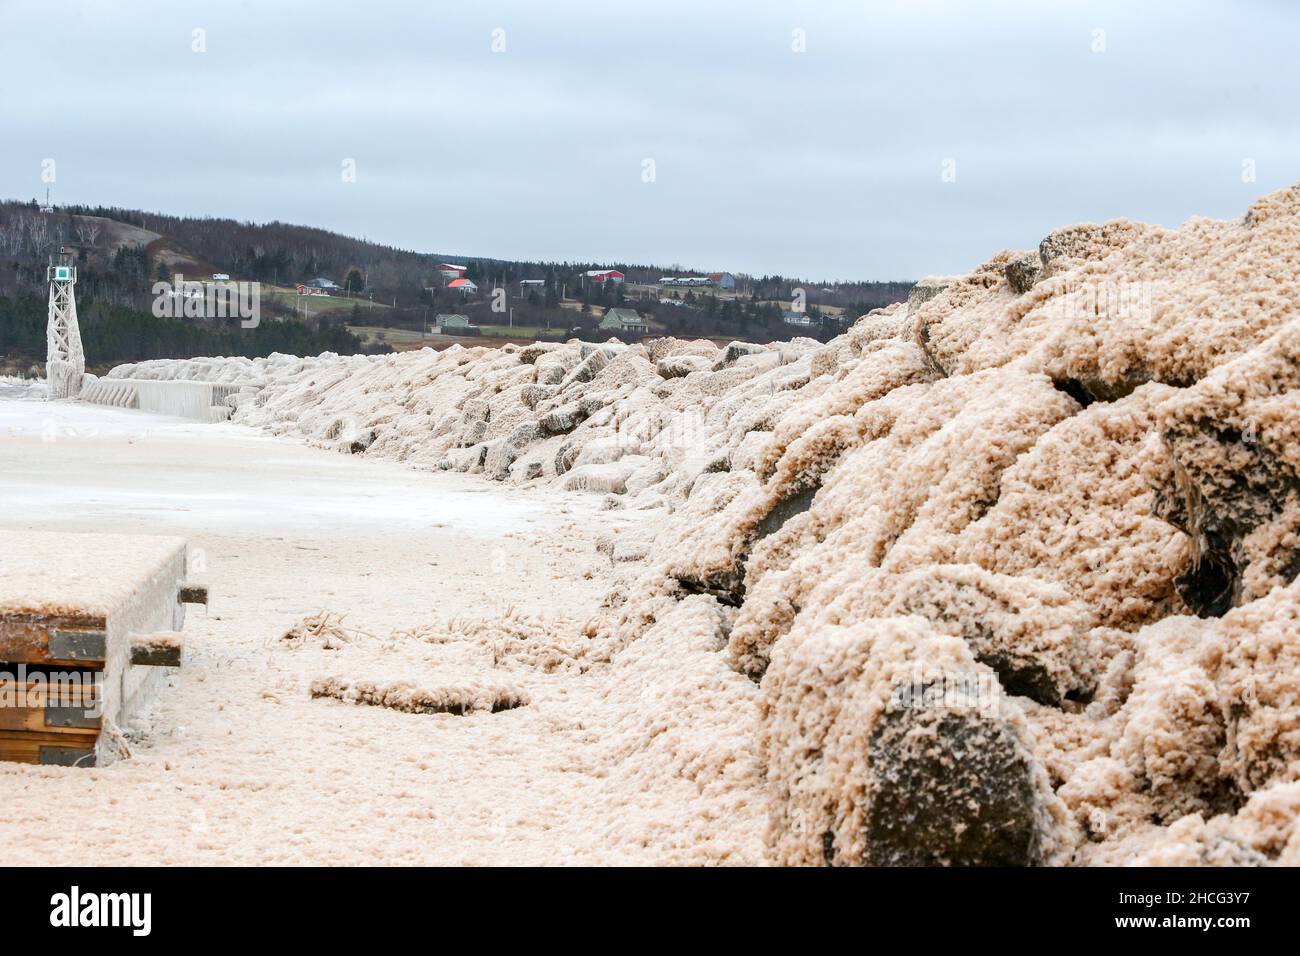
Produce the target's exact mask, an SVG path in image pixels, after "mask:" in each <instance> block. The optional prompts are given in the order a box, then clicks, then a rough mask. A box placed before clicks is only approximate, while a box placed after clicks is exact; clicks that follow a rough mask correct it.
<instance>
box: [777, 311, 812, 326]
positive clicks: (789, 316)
mask: <svg viewBox="0 0 1300 956" xmlns="http://www.w3.org/2000/svg"><path fill="white" fill-rule="evenodd" d="M781 319H782V320H783V321H784V322H785V324H786V325H816V324H817V320H816V319H815V318H814V317H813V316H811V315H809V314H808V313H807V312H783V313H782V314H781Z"/></svg>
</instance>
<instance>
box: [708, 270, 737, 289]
mask: <svg viewBox="0 0 1300 956" xmlns="http://www.w3.org/2000/svg"><path fill="white" fill-rule="evenodd" d="M708 279H709V285H715V286H717V287H718V288H719V289H734V288H735V287H736V277H735V276H733V275H732V274H731V273H730V272H710V273H709V275H708Z"/></svg>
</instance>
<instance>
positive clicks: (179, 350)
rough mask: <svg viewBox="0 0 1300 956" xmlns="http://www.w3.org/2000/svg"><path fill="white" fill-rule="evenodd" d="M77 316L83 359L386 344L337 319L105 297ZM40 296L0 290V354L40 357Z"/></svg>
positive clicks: (99, 361)
mask: <svg viewBox="0 0 1300 956" xmlns="http://www.w3.org/2000/svg"><path fill="white" fill-rule="evenodd" d="M77 319H78V324H79V325H80V327H81V341H82V344H83V346H84V347H85V352H86V361H87V364H88V365H89V366H93V367H96V368H98V367H101V366H105V365H115V364H118V363H121V362H139V361H143V360H145V359H157V358H194V357H196V356H200V355H242V356H246V357H248V358H260V357H263V356H267V355H270V354H271V353H272V352H283V353H285V354H288V355H318V354H320V353H321V352H338V353H339V354H343V355H348V354H354V353H357V352H363V351H383V352H387V351H391V350H390V349H389V347H388V346H380V347H378V348H377V349H364V348H363V347H362V345H361V340H360V339H358V338H357V337H356V336H355V335H353V334H352V333H351V332H349V331H347V329H345V328H343V327H342V326H338V325H324V326H322V327H321V328H320V329H312V328H308V327H307V326H306V325H303V324H302V323H301V322H293V321H270V322H267V321H263V322H262V324H261V325H259V326H258V327H257V328H255V329H245V328H241V327H240V326H239V322H238V320H237V319H232V320H228V321H227V320H219V321H205V322H203V323H201V324H198V323H195V322H192V321H186V320H183V319H160V318H156V317H155V316H154V315H153V314H151V313H149V312H141V311H139V310H137V309H130V308H126V307H125V306H119V305H109V304H106V303H87V304H86V305H84V306H83V305H81V304H80V303H79V305H78V316H77ZM45 326H46V303H45V302H44V301H42V300H40V299H35V298H26V297H24V298H20V299H9V298H0V359H4V360H7V364H13V363H14V362H16V361H24V362H43V361H45V348H46V342H45Z"/></svg>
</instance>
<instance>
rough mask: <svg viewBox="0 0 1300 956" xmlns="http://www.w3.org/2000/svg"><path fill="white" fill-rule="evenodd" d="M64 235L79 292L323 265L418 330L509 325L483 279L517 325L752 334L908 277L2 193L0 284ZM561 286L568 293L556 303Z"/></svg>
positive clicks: (30, 268) (295, 278) (864, 307)
mask: <svg viewBox="0 0 1300 956" xmlns="http://www.w3.org/2000/svg"><path fill="white" fill-rule="evenodd" d="M61 244H66V245H68V246H69V247H70V248H72V249H74V250H75V251H76V254H77V256H78V263H79V276H78V282H79V288H78V292H79V295H80V296H81V297H82V298H87V297H88V298H91V299H94V300H97V301H104V302H108V303H112V304H114V305H123V306H129V307H131V308H135V309H139V310H142V311H147V310H148V309H149V308H150V306H151V304H152V299H153V296H152V293H151V292H150V287H151V286H152V284H153V282H154V281H155V280H157V279H170V278H172V276H173V275H174V274H175V273H177V272H180V273H181V274H183V275H185V276H187V277H189V278H206V277H208V276H210V275H212V274H213V273H224V274H227V275H230V276H231V277H232V278H234V279H237V280H243V281H250V282H252V281H255V282H260V283H265V284H269V285H271V286H273V287H293V286H296V285H297V284H298V283H301V282H305V281H308V280H310V279H314V278H317V277H323V278H327V279H330V280H332V281H334V282H336V283H338V284H339V285H340V286H344V287H347V288H349V290H350V291H351V292H353V293H354V298H353V299H352V300H351V302H352V303H355V304H356V305H358V306H359V307H360V308H363V309H365V310H367V312H368V311H369V310H370V307H371V303H372V302H377V303H379V304H383V305H388V306H391V307H392V308H391V309H390V311H388V312H386V313H385V314H384V315H383V316H382V319H376V318H375V317H373V316H371V315H366V316H362V317H361V318H363V319H364V320H365V324H371V323H372V322H373V324H376V325H382V326H385V327H390V328H396V329H407V330H422V329H423V328H424V327H425V326H426V324H427V323H428V322H430V321H431V320H432V319H433V318H434V317H435V316H436V315H437V314H438V313H440V312H449V313H467V314H469V315H470V316H471V318H472V319H473V320H474V321H475V322H476V323H478V324H481V325H505V324H507V322H508V317H507V316H505V315H502V314H501V313H499V312H496V311H494V310H493V300H492V298H491V292H492V289H493V288H495V287H496V286H501V285H504V286H505V287H506V288H507V289H508V291H509V297H508V299H507V300H506V302H505V304H506V305H507V307H508V308H509V309H513V310H514V312H515V322H514V324H516V325H520V326H528V327H542V328H545V327H551V328H557V329H564V330H568V329H570V328H574V327H580V326H582V325H583V323H584V321H586V322H589V324H591V325H594V324H595V323H594V321H590V320H593V319H596V318H598V316H599V314H600V313H601V312H603V310H604V309H605V308H607V307H609V306H619V305H628V306H634V307H637V308H640V309H642V310H644V311H645V313H646V314H647V315H648V316H650V317H651V322H652V324H654V325H655V327H656V328H658V329H660V330H662V331H667V332H671V333H675V334H692V335H707V336H723V337H738V338H744V339H747V340H752V341H770V340H773V339H780V338H790V337H792V336H793V335H796V334H804V335H808V334H812V335H816V336H822V335H823V334H824V337H829V336H830V335H832V334H837V333H838V332H840V331H842V330H843V324H842V321H841V319H840V318H839V316H840V313H842V312H843V313H847V314H848V315H851V316H857V315H860V314H862V313H863V312H866V311H868V310H870V309H872V308H876V307H879V306H884V305H888V304H890V303H892V302H897V301H900V300H901V299H902V298H904V297H905V296H906V295H907V291H908V289H909V288H910V286H911V283H909V282H842V283H830V284H828V283H826V282H814V281H812V280H811V279H809V280H801V279H795V278H789V277H782V276H762V277H749V276H738V277H737V282H738V287H737V290H736V291H734V292H732V291H727V292H715V291H714V290H709V289H688V290H676V289H673V290H660V289H659V287H658V286H657V285H656V283H657V282H658V279H659V278H660V277H662V276H664V275H670V274H671V275H675V274H683V275H695V276H700V275H703V273H702V272H701V271H699V270H684V269H682V268H681V267H680V266H663V265H655V264H636V263H625V262H604V263H598V262H552V261H518V260H506V259H495V258H484V257H478V256H464V255H460V254H455V253H438V252H415V251H411V250H405V249H397V248H393V247H391V246H385V245H381V244H378V243H373V242H367V241H365V240H360V239H355V238H351V237H349V236H343V235H339V234H337V233H333V232H329V231H327V230H323V229H317V228H313V227H310V226H300V225H291V224H288V223H281V222H270V223H261V224H257V223H249V222H239V221H236V220H233V219H221V218H193V217H182V216H170V215H165V214H162V213H152V212H142V211H139V210H133V209H120V208H115V207H97V206H96V207H92V206H67V207H58V208H57V209H56V210H55V211H54V212H53V213H51V214H44V213H41V212H40V211H39V209H38V208H37V207H36V205H35V204H34V203H20V202H15V201H5V202H0V296H9V297H18V296H21V295H25V294H33V295H41V294H43V291H44V282H45V265H46V261H47V256H48V255H49V253H50V251H51V250H52V249H55V248H57V247H58V246H59V245H61ZM446 261H450V262H453V263H456V264H461V265H464V266H465V267H466V277H467V278H469V279H470V280H472V281H473V282H475V283H476V284H477V285H478V287H479V288H478V292H477V293H476V294H472V295H469V296H468V297H467V296H466V295H465V294H463V293H461V292H458V291H455V290H448V289H446V288H444V279H443V278H442V277H441V276H440V275H439V274H438V272H437V270H436V266H437V264H438V263H440V262H446ZM594 268H616V269H619V270H621V271H623V272H624V273H625V274H626V276H627V284H626V287H619V288H609V289H607V288H603V287H600V286H595V285H592V284H590V283H587V282H586V281H584V278H583V274H584V273H585V272H586V271H587V270H589V269H594ZM525 279H532V280H541V281H543V282H544V283H545V285H544V287H542V288H541V289H535V290H531V291H530V292H528V293H525V291H524V290H523V289H522V288H521V287H520V286H519V282H520V281H521V280H525ZM796 289H800V290H802V291H803V298H804V299H805V300H806V306H807V309H808V310H809V312H810V313H811V314H812V315H813V316H814V317H815V318H816V319H817V321H816V322H815V323H814V327H813V328H812V329H811V331H810V330H809V329H807V328H804V329H801V330H800V329H792V328H790V327H788V326H787V325H785V324H784V323H782V321H781V313H782V306H781V305H779V304H777V303H780V302H785V303H789V302H790V301H791V300H792V298H793V296H794V291H795V290H796ZM562 296H563V297H565V298H567V300H568V301H566V302H564V303H562V302H561V297H562ZM661 298H663V299H666V300H668V301H669V302H671V307H670V306H669V305H665V304H663V303H662V302H661V301H660V299H661ZM266 305H267V307H268V309H269V311H270V312H271V313H272V314H279V315H285V316H291V315H293V314H294V310H295V308H296V303H295V302H292V301H284V300H283V299H281V298H278V297H276V296H271V297H269V298H268V301H267V303H266ZM788 307H789V306H788V305H787V306H786V308H788ZM348 308H349V309H350V308H351V306H350V305H349V306H348ZM823 313H824V314H825V315H826V316H827V323H826V325H825V328H823V327H822V323H821V317H822V315H823ZM358 324H360V323H358Z"/></svg>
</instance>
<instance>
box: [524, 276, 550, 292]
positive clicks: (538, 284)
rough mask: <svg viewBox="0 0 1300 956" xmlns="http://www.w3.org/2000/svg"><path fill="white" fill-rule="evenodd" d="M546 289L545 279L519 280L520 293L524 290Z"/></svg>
mask: <svg viewBox="0 0 1300 956" xmlns="http://www.w3.org/2000/svg"><path fill="white" fill-rule="evenodd" d="M544 288H546V280H545V279H520V280H519V291H520V293H522V292H523V291H524V290H525V289H544Z"/></svg>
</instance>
